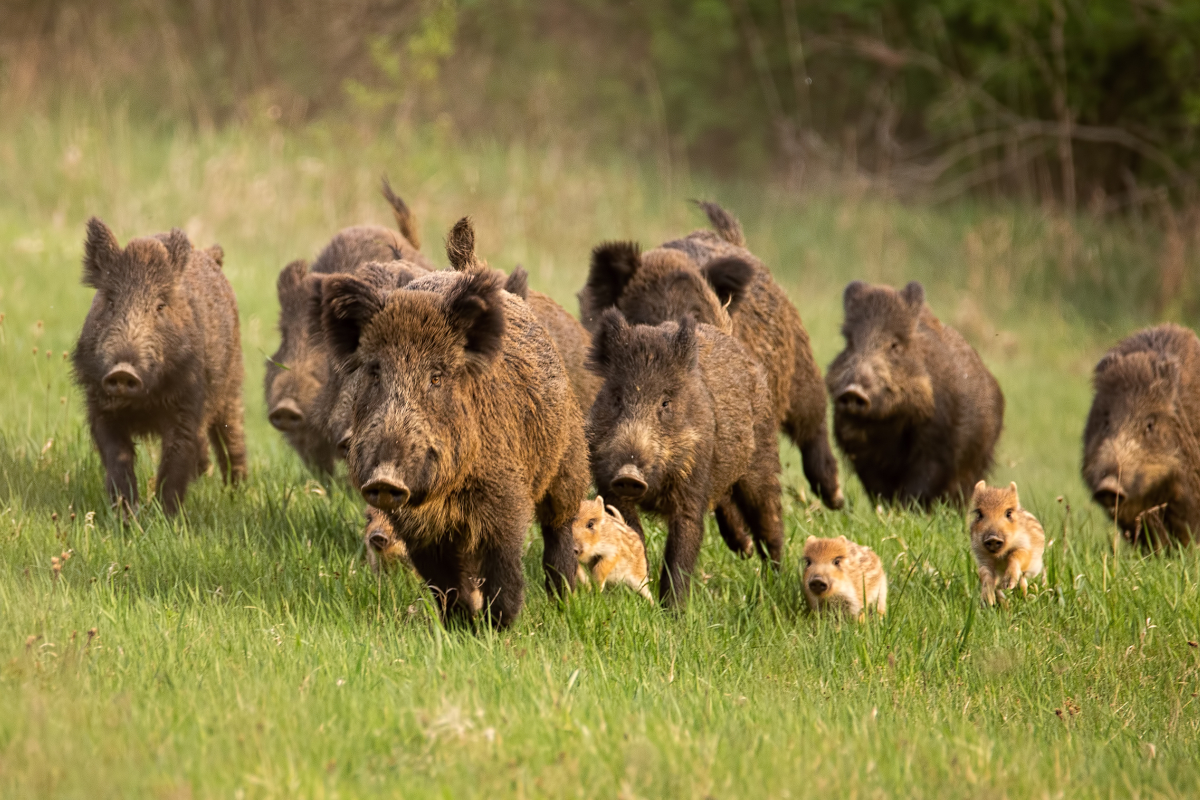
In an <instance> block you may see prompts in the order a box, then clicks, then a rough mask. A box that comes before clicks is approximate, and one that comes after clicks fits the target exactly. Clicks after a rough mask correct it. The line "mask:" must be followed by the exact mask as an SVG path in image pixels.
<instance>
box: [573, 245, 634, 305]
mask: <svg viewBox="0 0 1200 800" xmlns="http://www.w3.org/2000/svg"><path fill="white" fill-rule="evenodd" d="M641 266H642V252H641V248H640V247H638V245H637V243H636V242H605V243H604V244H602V245H600V246H599V247H597V248H596V249H594V250H592V264H591V266H590V267H589V268H588V277H587V283H586V284H585V287H586V291H587V293H588V294H589V295H590V303H591V306H592V307H591V308H590V309H586V310H585V314H584V315H585V316H587V313H586V312H590V313H592V314H599V313H600V312H602V311H604V309H606V308H612V307H613V306H615V305H616V304H617V301H618V300H620V299H621V295H622V294H623V293H624V292H625V287H626V286H628V285H629V281H630V280H631V279H632V278H633V276H634V275H635V274H637V271H638V269H639V268H640V267H641Z"/></svg>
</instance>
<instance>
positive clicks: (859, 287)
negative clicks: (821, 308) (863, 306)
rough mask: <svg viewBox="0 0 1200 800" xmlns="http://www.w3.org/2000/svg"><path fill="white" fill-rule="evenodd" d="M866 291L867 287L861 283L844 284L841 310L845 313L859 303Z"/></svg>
mask: <svg viewBox="0 0 1200 800" xmlns="http://www.w3.org/2000/svg"><path fill="white" fill-rule="evenodd" d="M866 290H867V285H866V284H865V283H863V282H862V281H850V282H849V283H848V284H846V290H845V291H844V292H842V308H843V309H844V310H846V311H849V310H850V307H851V306H853V305H854V304H855V303H857V302H858V301H859V299H860V298H861V297H862V296H863V293H864V292H865V291H866Z"/></svg>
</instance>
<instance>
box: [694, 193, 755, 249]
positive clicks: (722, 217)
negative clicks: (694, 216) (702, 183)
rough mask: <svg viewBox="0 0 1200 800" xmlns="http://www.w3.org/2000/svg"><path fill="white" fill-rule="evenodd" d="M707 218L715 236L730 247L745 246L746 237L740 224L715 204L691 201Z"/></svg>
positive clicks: (706, 201) (735, 218) (704, 201)
mask: <svg viewBox="0 0 1200 800" xmlns="http://www.w3.org/2000/svg"><path fill="white" fill-rule="evenodd" d="M692 202H694V203H695V204H696V205H697V206H699V207H700V208H701V209H702V210H703V211H704V213H705V214H706V215H707V216H708V224H710V225H712V226H713V229H714V230H715V231H716V232H717V234H718V235H719V236H720V237H721V238H722V239H724V240H725V241H727V242H729V243H730V244H732V245H737V246H738V247H745V246H746V235H745V234H744V233H743V232H742V223H740V222H738V218H737V217H735V216H734V215H733V214H730V213H729V212H728V211H726V210H725V209H723V208H721V206H719V205H717V204H716V203H711V202H709V201H708V200H693V201H692Z"/></svg>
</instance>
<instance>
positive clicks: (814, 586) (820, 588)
mask: <svg viewBox="0 0 1200 800" xmlns="http://www.w3.org/2000/svg"><path fill="white" fill-rule="evenodd" d="M808 590H809V591H810V592H812V593H813V594H815V595H823V594H825V592H827V591H829V581H827V580H825V579H824V578H822V577H820V576H816V577H813V578H810V579H809V581H808Z"/></svg>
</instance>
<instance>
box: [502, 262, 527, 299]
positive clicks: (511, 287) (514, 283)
mask: <svg viewBox="0 0 1200 800" xmlns="http://www.w3.org/2000/svg"><path fill="white" fill-rule="evenodd" d="M504 291H506V292H508V293H509V294H515V295H516V296H517V297H519V298H521V299H522V300H528V299H529V273H528V272H526V271H525V268H524V267H522V266H521V265H520V264H517V265H516V266H515V267H513V271H512V272H510V273H509V275H508V280H506V281H505V282H504Z"/></svg>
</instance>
